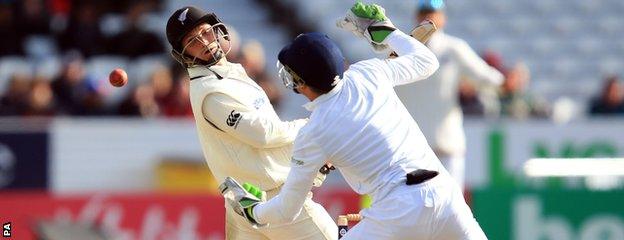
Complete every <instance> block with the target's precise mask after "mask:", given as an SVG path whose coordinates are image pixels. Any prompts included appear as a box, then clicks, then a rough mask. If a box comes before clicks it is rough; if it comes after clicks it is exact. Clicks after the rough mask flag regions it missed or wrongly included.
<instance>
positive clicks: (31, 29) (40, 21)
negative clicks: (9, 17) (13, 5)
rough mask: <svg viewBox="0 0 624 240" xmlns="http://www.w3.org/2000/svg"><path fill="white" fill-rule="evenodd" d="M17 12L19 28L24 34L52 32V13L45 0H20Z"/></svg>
mask: <svg viewBox="0 0 624 240" xmlns="http://www.w3.org/2000/svg"><path fill="white" fill-rule="evenodd" d="M16 13H17V16H16V19H17V23H18V24H19V28H18V30H19V31H20V34H22V35H23V36H27V35H30V34H49V33H50V15H49V13H48V12H47V10H46V8H45V2H44V1H43V0H22V1H18V4H17V11H16Z"/></svg>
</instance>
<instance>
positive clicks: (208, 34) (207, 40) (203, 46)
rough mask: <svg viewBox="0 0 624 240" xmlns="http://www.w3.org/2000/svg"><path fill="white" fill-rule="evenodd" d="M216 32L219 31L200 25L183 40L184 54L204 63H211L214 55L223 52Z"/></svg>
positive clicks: (208, 25)
mask: <svg viewBox="0 0 624 240" xmlns="http://www.w3.org/2000/svg"><path fill="white" fill-rule="evenodd" d="M216 31H217V29H216V28H214V27H213V26H211V25H210V24H207V23H204V24H200V25H198V26H197V27H195V28H194V29H193V30H192V31H191V32H190V33H188V34H187V35H186V36H185V37H184V39H183V40H182V45H183V50H182V53H183V54H186V55H190V56H193V57H195V58H198V59H201V60H204V61H211V60H212V59H214V55H215V54H216V53H217V52H218V51H221V49H220V46H219V42H218V41H217V34H216Z"/></svg>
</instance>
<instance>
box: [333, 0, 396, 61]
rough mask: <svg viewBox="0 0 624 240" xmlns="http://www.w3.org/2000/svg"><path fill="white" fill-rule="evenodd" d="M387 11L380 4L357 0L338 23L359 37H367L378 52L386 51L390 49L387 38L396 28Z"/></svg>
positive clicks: (340, 26)
mask: <svg viewBox="0 0 624 240" xmlns="http://www.w3.org/2000/svg"><path fill="white" fill-rule="evenodd" d="M385 12H386V10H384V9H383V8H382V7H380V6H379V5H376V4H363V3H361V2H356V3H355V4H354V5H353V7H351V9H349V11H347V15H346V16H345V17H344V18H342V19H339V20H338V21H337V22H336V25H337V26H338V27H339V28H342V29H345V30H347V31H350V32H352V33H353V34H355V36H357V37H364V38H366V39H367V40H368V41H369V42H370V43H371V46H372V47H373V50H375V51H376V52H384V51H385V50H386V49H388V45H387V44H386V43H385V40H386V38H387V37H388V35H390V33H392V32H393V31H394V30H396V27H394V25H393V24H392V22H391V21H390V19H388V18H387V17H386V15H385Z"/></svg>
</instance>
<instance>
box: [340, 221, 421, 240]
mask: <svg viewBox="0 0 624 240" xmlns="http://www.w3.org/2000/svg"><path fill="white" fill-rule="evenodd" d="M405 221H410V220H409V219H405ZM377 239H384V240H405V239H410V240H429V239H431V238H430V237H429V233H428V229H425V228H423V226H414V227H405V226H396V225H394V224H392V223H384V222H379V221H374V220H372V219H366V218H365V219H364V220H362V221H360V222H359V223H358V224H356V225H355V226H354V227H353V228H352V229H350V230H349V231H348V232H347V234H346V235H345V236H344V237H342V238H341V240H377Z"/></svg>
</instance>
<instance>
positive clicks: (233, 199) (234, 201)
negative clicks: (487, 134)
mask: <svg viewBox="0 0 624 240" xmlns="http://www.w3.org/2000/svg"><path fill="white" fill-rule="evenodd" d="M219 190H220V191H221V194H222V195H223V197H224V198H225V200H226V201H227V203H228V204H229V205H230V207H232V209H233V210H234V212H236V213H237V214H238V215H241V216H243V217H244V218H245V219H246V220H247V221H249V223H250V224H251V225H252V226H253V227H254V228H257V227H263V226H266V224H260V223H259V222H258V221H257V220H256V218H255V216H254V212H253V209H254V207H255V206H256V205H258V204H260V203H261V202H263V201H266V193H265V192H264V191H262V190H261V189H260V188H258V187H256V186H254V185H252V184H249V183H245V184H243V186H241V185H240V184H239V183H238V182H237V181H236V180H234V178H231V177H227V178H225V181H224V182H223V183H222V184H221V185H220V186H219Z"/></svg>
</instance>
